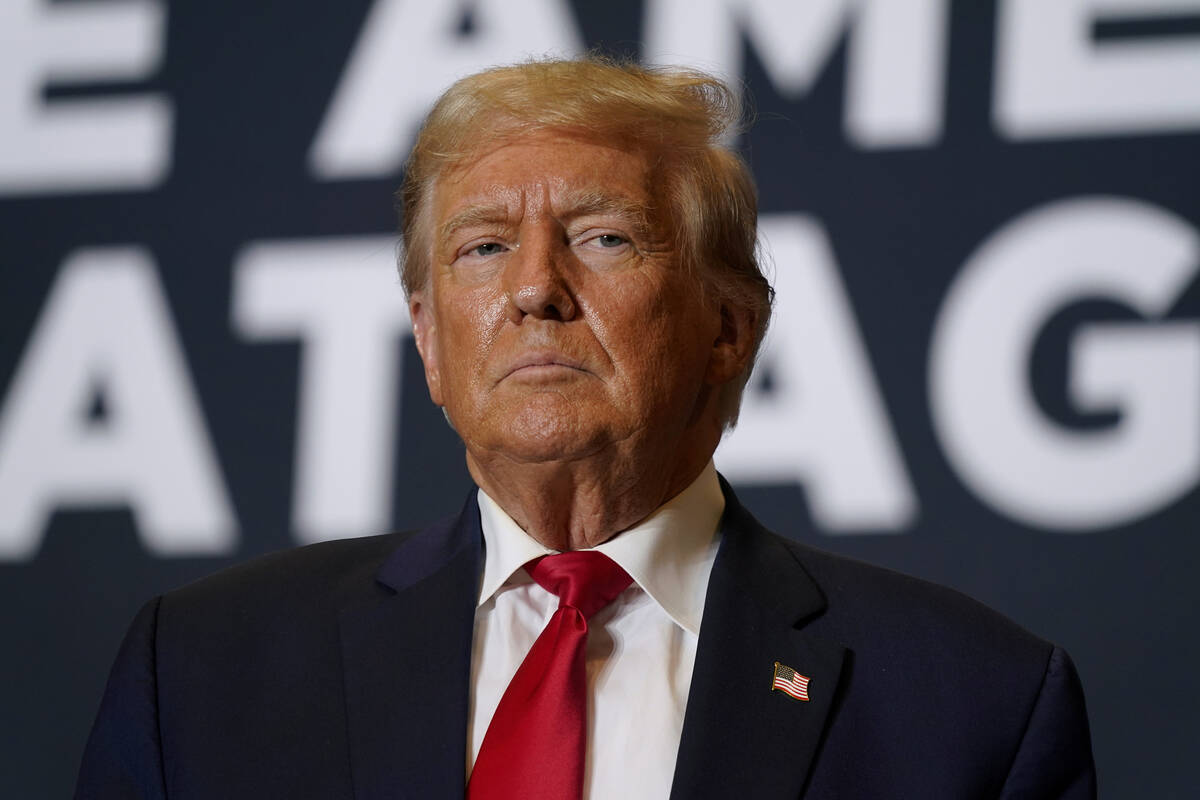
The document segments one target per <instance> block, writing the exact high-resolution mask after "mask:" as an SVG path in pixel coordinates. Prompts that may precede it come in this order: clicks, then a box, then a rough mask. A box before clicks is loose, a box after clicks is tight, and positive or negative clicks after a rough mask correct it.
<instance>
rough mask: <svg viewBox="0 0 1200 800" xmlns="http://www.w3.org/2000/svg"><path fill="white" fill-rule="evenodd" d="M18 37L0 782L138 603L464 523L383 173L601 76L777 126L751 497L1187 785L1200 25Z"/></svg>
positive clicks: (54, 762) (420, 18) (1195, 732)
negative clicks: (457, 126) (862, 563)
mask: <svg viewBox="0 0 1200 800" xmlns="http://www.w3.org/2000/svg"><path fill="white" fill-rule="evenodd" d="M1102 5H1103V6H1105V8H1106V9H1107V10H1106V11H1104V12H1103V13H1101V11H1100V10H1097V9H1099V7H1101V6H1102ZM0 31H3V32H4V33H0V39H4V44H3V46H0V74H3V75H5V76H6V77H5V80H6V81H8V84H6V86H7V88H4V87H0V241H2V242H3V243H4V245H5V247H4V255H3V257H2V259H3V260H2V262H0V263H2V265H3V268H2V269H0V326H2V327H0V330H2V331H3V336H2V337H0V608H3V609H5V611H4V613H3V614H2V615H0V641H2V642H3V643H4V654H5V655H4V658H3V659H2V660H0V719H3V721H4V722H3V727H2V734H0V736H2V737H3V739H2V740H0V794H3V795H4V796H5V797H59V796H64V795H66V794H67V793H68V792H69V788H70V786H71V785H72V782H73V777H74V772H75V769H76V767H77V763H78V758H79V755H80V752H81V750H82V745H83V740H84V737H85V736H86V733H87V730H88V728H89V726H90V723H91V719H92V716H93V715H94V713H95V710H96V707H97V703H98V701H99V697H100V694H101V691H102V688H103V683H104V679H105V676H106V674H107V670H108V666H109V664H110V663H111V660H112V657H113V655H114V654H115V650H116V647H117V644H118V642H119V640H120V637H121V635H122V633H123V631H124V628H125V626H126V625H127V624H128V622H129V620H130V619H131V617H132V615H133V613H134V611H135V610H136V608H137V607H138V606H139V605H140V604H141V603H142V602H143V601H144V600H145V599H146V598H148V597H149V596H151V595H152V594H154V593H156V592H160V591H163V590H165V589H168V588H170V587H173V586H177V585H179V584H181V583H183V582H185V581H188V580H191V579H194V578H196V577H198V576H200V575H203V574H206V573H208V572H210V571H213V570H215V569H218V568H221V567H224V566H227V565H229V564H231V563H234V562H235V561H239V560H242V559H245V558H249V557H251V556H254V555H257V554H260V553H263V552H266V551H270V550H274V549H278V548H283V547H289V546H293V545H295V544H298V543H303V542H308V541H314V540H317V539H321V538H328V537H333V536H346V535H360V534H364V533H372V532H380V531H382V530H385V529H388V528H391V527H406V528H407V527H413V526H416V525H419V524H421V523H424V522H427V521H430V520H432V519H435V518H438V517H440V516H443V515H445V514H447V513H450V512H451V511H453V510H455V509H456V508H457V507H458V505H459V504H460V503H461V501H462V497H463V495H464V493H465V492H466V491H467V488H468V478H467V475H466V471H465V468H464V466H463V464H462V450H461V446H460V445H459V444H458V443H457V442H456V440H455V438H454V436H453V434H452V433H451V432H450V431H449V430H448V428H447V427H446V426H445V425H444V423H443V422H442V420H441V416H440V413H439V412H438V411H437V410H436V409H435V408H433V407H432V406H431V404H430V403H429V401H428V398H427V396H426V394H425V387H424V381H423V377H422V375H421V371H420V365H419V361H418V359H417V356H416V352H415V349H414V348H413V346H412V343H411V338H410V337H408V336H406V335H405V326H406V325H407V322H406V319H405V311H404V304H403V300H402V298H401V296H400V289H399V286H398V283H397V281H396V279H395V276H394V273H393V272H392V271H391V264H392V263H393V261H394V256H395V252H394V251H395V246H396V242H395V239H394V238H393V237H392V235H391V231H393V230H394V228H395V219H394V212H393V210H392V198H391V194H392V192H393V191H394V189H395V187H396V185H397V183H398V180H399V177H400V174H401V173H400V170H401V167H400V164H401V159H402V158H403V155H404V149H405V147H406V143H407V141H409V139H410V137H411V133H412V129H413V126H414V125H415V124H416V123H417V121H418V120H419V115H420V112H421V109H422V108H424V106H425V104H426V103H427V102H428V100H429V99H430V98H432V97H433V96H434V95H435V94H436V92H437V91H439V90H440V89H442V88H444V86H445V85H446V83H447V82H448V81H449V80H450V79H452V78H453V77H454V76H456V75H458V74H463V73H465V72H468V71H472V70H473V69H475V68H478V67H480V66H483V65H486V64H489V63H498V62H506V61H512V60H515V59H517V58H519V57H521V56H522V54H525V53H541V52H547V51H556V52H560V53H561V52H572V51H576V50H579V49H581V48H589V47H595V48H599V49H602V50H604V51H606V52H610V53H616V54H624V55H628V56H631V57H635V58H644V59H648V60H662V61H687V62H691V63H697V64H700V65H701V66H707V67H710V68H715V69H719V70H721V71H723V72H724V73H725V74H727V75H729V76H731V77H732V78H734V80H735V81H739V82H740V83H742V84H744V86H745V87H746V89H747V92H748V95H749V97H751V98H752V100H753V103H754V107H755V109H756V113H757V122H756V124H755V125H754V127H753V128H752V129H751V130H750V131H749V132H748V133H747V134H745V135H744V136H743V137H742V138H741V140H740V141H739V142H738V145H739V147H740V148H741V149H742V150H743V152H744V153H745V154H746V156H747V158H748V159H749V161H750V163H751V164H752V166H753V169H754V172H755V175H756V177H757V180H758V182H759V187H760V191H761V200H762V211H763V214H764V217H763V230H764V235H765V236H764V238H765V240H766V242H765V244H766V246H767V247H768V249H769V250H770V252H771V253H772V254H773V257H774V264H775V267H774V272H775V277H776V282H777V283H778V285H779V290H780V297H779V308H778V317H777V319H776V321H775V324H774V328H773V331H772V334H771V339H770V341H769V345H768V349H767V352H766V353H765V354H764V357H763V360H762V363H761V364H760V369H759V370H758V372H757V373H756V377H755V378H754V380H753V383H752V386H751V388H750V390H749V394H748V397H747V407H746V410H745V412H744V421H743V423H742V425H741V426H740V427H739V429H738V430H737V431H736V432H735V433H734V434H733V435H732V436H731V437H730V438H729V439H728V440H727V441H726V442H725V443H724V444H723V445H722V448H721V450H720V451H718V455H717V463H718V467H720V468H721V469H722V470H724V471H725V472H726V474H727V475H729V477H730V478H731V479H732V480H733V481H734V483H735V485H737V487H738V488H739V491H740V492H741V494H742V497H743V500H744V501H745V502H746V503H747V504H748V505H749V506H750V507H751V508H752V509H754V510H755V511H756V513H758V514H759V515H760V517H761V518H762V519H763V521H764V522H766V523H767V524H768V525H770V526H772V527H774V528H775V529H776V530H779V531H781V532H783V533H785V534H787V535H791V536H795V537H797V538H800V539H803V540H805V541H808V542H810V543H813V544H816V545H818V546H820V547H824V548H827V549H831V550H836V551H839V552H843V553H848V554H850V555H853V556H857V557H860V558H863V559H866V560H869V561H873V562H877V563H882V564H886V565H889V566H892V567H895V568H898V569H901V570H904V571H907V572H910V573H913V574H917V575H920V576H923V577H926V578H930V579H933V580H935V581H939V582H943V583H947V584H950V585H953V586H955V587H958V588H960V589H962V590H964V591H966V592H968V593H970V594H972V595H974V596H976V597H978V598H980V599H981V600H983V601H985V602H987V603H989V604H991V605H993V606H995V607H996V608H998V609H1000V610H1001V611H1003V612H1004V613H1006V614H1008V615H1010V616H1012V617H1013V618H1015V619H1016V620H1018V621H1019V622H1020V623H1021V624H1023V625H1025V626H1026V627H1028V628H1030V629H1032V630H1033V631H1035V632H1036V633H1038V634H1040V635H1042V636H1045V637H1047V638H1049V639H1052V640H1054V641H1056V642H1058V643H1060V644H1062V645H1064V646H1065V647H1067V648H1068V650H1070V651H1071V653H1072V654H1073V656H1074V658H1075V660H1076V662H1077V664H1078V666H1079V670H1080V672H1081V674H1082V678H1083V681H1084V686H1085V689H1086V690H1087V694H1088V700H1089V709H1090V712H1091V717H1092V723H1093V732H1094V737H1095V752H1096V757H1097V761H1098V769H1099V777H1100V782H1101V785H1102V787H1104V790H1105V794H1107V795H1109V796H1115V797H1126V796H1128V797H1135V796H1136V797H1184V796H1190V793H1191V790H1192V789H1193V785H1194V780H1193V779H1192V778H1191V771H1190V770H1189V769H1188V764H1187V761H1188V759H1190V758H1192V757H1194V755H1195V754H1196V753H1197V752H1200V692H1197V691H1196V688H1195V682H1194V679H1193V677H1192V674H1193V672H1194V664H1196V663H1197V662H1200V637H1197V635H1196V630H1197V621H1198V620H1197V610H1198V607H1200V589H1198V588H1197V582H1196V580H1195V569H1196V566H1195V565H1196V564H1197V563H1200V544H1198V542H1197V537H1196V529H1197V522H1198V519H1200V502H1198V501H1200V496H1198V493H1197V484H1198V482H1200V320H1198V318H1200V288H1198V285H1200V281H1198V280H1197V274H1198V273H1200V195H1198V193H1197V191H1196V186H1197V183H1198V179H1200V160H1198V157H1200V2H1194V1H1192V0H1173V2H1165V1H1164V0H1144V1H1142V2H1134V1H1133V0H1129V2H1125V3H1120V2H1108V3H1106V4H1101V3H1098V2H1087V0H1071V2H1066V1H1065V0H1064V2H1061V3H1043V2H1032V0H1011V1H1009V2H1000V1H998V2H995V3H992V2H973V3H966V2H962V3H953V4H952V3H950V2H948V1H945V0H896V1H895V2H884V0H874V1H873V2H866V1H865V0H864V1H863V2H851V1H850V0H845V1H844V2H841V1H840V0H823V2H812V3H784V2H765V1H757V2H750V0H741V1H740V2H733V1H732V0H728V2H727V1H726V0H702V2H694V3H685V2H682V0H652V1H649V2H646V3H638V2H632V1H631V2H621V3H616V2H614V3H605V4H585V3H582V2H573V3H568V2H563V1H561V0H514V1H513V2H507V3H505V2H500V0H476V1H475V2H471V1H470V0H463V2H454V3H446V4H438V3H422V4H419V3H416V2H410V0H394V1H393V0H378V2H377V3H375V4H374V5H372V3H371V2H369V1H368V0H353V1H352V2H342V3H336V4H321V3H315V2H313V3H298V2H295V1H294V0H292V1H291V2H277V1H271V2H268V1H266V0H263V1H262V2H258V3H254V4H250V5H247V4H245V3H237V2H231V0H213V2H208V3H203V4H186V5H185V4H178V5H171V6H170V7H169V8H168V6H167V5H165V4H160V3H157V2H153V0H134V2H129V3H109V2H99V1H98V0H87V1H86V2H73V3H48V2H40V1H39V0H15V1H14V2H9V3H7V4H6V7H5V10H3V11H0ZM756 465H758V466H756Z"/></svg>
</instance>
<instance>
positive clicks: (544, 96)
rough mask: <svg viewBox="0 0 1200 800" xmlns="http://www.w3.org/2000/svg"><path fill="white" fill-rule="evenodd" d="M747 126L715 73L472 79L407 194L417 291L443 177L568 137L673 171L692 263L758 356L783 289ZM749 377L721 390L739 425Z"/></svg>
mask: <svg viewBox="0 0 1200 800" xmlns="http://www.w3.org/2000/svg"><path fill="white" fill-rule="evenodd" d="M741 122H742V108H741V104H740V102H739V100H738V96H737V95H736V94H735V93H734V92H733V91H732V90H730V88H729V87H728V86H726V85H725V84H724V83H723V82H721V81H720V80H718V79H716V78H714V77H712V76H710V75H707V74H705V73H703V72H699V71H695V70H687V69H677V68H670V69H667V68H663V69H659V68H650V67H643V66H639V65H636V64H631V63H618V62H614V61H610V60H607V59H603V58H599V57H588V58H582V59H576V60H545V61H531V62H528V63H523V64H516V65H512V66H505V67H497V68H494V69H489V70H486V71H484V72H480V73H477V74H475V75H470V76H468V77H466V78H463V79H461V80H459V81H458V82H457V83H455V84H454V85H453V86H451V87H450V88H449V89H447V90H446V92H445V94H443V95H442V96H441V97H440V98H439V99H438V101H437V103H436V104H435V105H434V107H433V110H432V111H430V112H429V116H428V117H426V119H425V124H424V125H423V126H422V128H421V131H420V133H419V135H418V136H417V142H416V144H415V145H414V146H413V150H412V153H411V154H410V156H409V159H408V164H407V167H406V169H405V174H404V182H403V184H402V185H401V187H400V190H399V191H398V192H397V198H398V205H399V210H400V214H401V234H402V236H403V238H404V243H405V249H404V255H403V260H402V264H401V281H402V283H403V285H404V291H405V293H406V294H408V295H410V296H411V295H412V293H413V292H416V291H420V290H421V289H423V288H425V286H426V284H427V282H428V280H429V272H430V259H431V257H432V252H433V248H432V246H431V245H432V242H431V241H430V236H431V235H432V227H433V226H432V224H431V221H430V220H429V219H427V217H428V215H429V213H430V205H431V202H430V201H431V197H432V192H433V186H434V184H435V183H436V182H437V180H438V178H439V177H441V176H442V175H443V174H445V173H446V172H448V171H450V170H453V169H455V168H457V167H459V166H461V165H463V164H464V163H466V162H467V161H469V160H470V159H471V158H472V157H473V156H476V155H478V154H479V153H480V152H481V151H482V150H484V149H488V148H494V147H496V146H497V144H500V143H502V142H503V141H504V140H505V139H507V138H512V137H515V136H519V135H521V134H523V133H526V132H529V131H533V130H547V129H550V130H561V131H564V132H567V133H571V134H573V135H580V136H582V137H585V138H586V139H589V140H592V141H599V142H605V143H608V142H612V143H620V144H622V145H628V146H630V147H633V148H636V149H639V150H642V151H643V152H646V153H647V154H648V155H649V156H650V160H651V163H653V164H655V165H656V167H658V168H659V169H660V171H661V172H662V178H663V181H662V184H661V185H663V186H664V188H665V197H666V199H667V201H668V203H669V205H670V208H669V209H667V211H668V217H669V219H671V220H672V223H673V227H674V230H673V231H672V233H673V235H674V242H675V245H676V246H677V249H678V250H679V252H680V254H681V257H682V262H683V263H682V266H683V267H684V268H685V269H688V270H689V271H691V272H693V273H694V274H695V275H696V276H697V278H698V285H699V286H700V288H701V289H702V290H703V291H704V292H705V293H706V294H709V295H711V296H712V297H714V298H716V299H717V301H718V302H720V303H722V304H725V305H727V306H731V307H733V308H735V309H738V310H740V311H743V312H746V313H749V314H750V315H751V319H753V327H752V332H753V336H754V347H753V351H752V352H753V353H754V354H757V352H758V348H759V346H760V345H761V343H762V340H763V336H764V335H765V333H766V328H767V323H768V322H769V320H770V315H771V303H772V300H773V296H774V291H773V289H772V288H771V285H770V282H769V281H768V280H767V278H766V277H765V276H764V274H763V272H762V269H761V267H760V265H759V258H758V252H757V237H756V227H757V217H758V200H757V196H756V193H755V189H754V182H753V180H752V179H751V177H750V172H749V170H748V169H747V167H746V164H745V163H744V162H743V161H742V159H741V158H740V157H739V156H738V155H737V154H736V153H734V152H732V151H731V150H730V149H729V148H728V147H727V146H726V145H725V144H724V143H723V142H724V140H725V138H726V137H727V136H729V135H730V134H731V133H733V132H734V131H735V130H736V129H737V127H738V126H739V125H740V124H741ZM752 367H753V358H751V359H750V361H749V362H748V363H747V365H746V369H745V371H744V373H743V374H742V375H741V376H740V377H739V378H738V379H736V380H733V381H730V382H729V383H727V384H726V385H725V386H723V387H722V388H721V396H720V400H719V406H720V412H721V418H722V421H723V423H724V424H725V425H726V426H727V427H731V426H732V425H733V423H734V422H736V420H737V413H738V408H739V406H740V404H741V395H742V390H743V389H744V387H745V384H746V381H747V380H748V379H749V377H750V370H751V368H752Z"/></svg>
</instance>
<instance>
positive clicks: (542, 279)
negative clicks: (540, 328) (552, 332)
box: [505, 229, 577, 323]
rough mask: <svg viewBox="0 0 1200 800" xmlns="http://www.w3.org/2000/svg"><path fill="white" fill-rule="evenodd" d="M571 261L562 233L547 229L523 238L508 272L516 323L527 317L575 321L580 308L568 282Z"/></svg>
mask: <svg viewBox="0 0 1200 800" xmlns="http://www.w3.org/2000/svg"><path fill="white" fill-rule="evenodd" d="M569 259H570V253H569V248H568V246H567V243H566V242H565V241H563V240H562V237H561V232H555V231H552V230H545V229H543V230H538V231H536V232H531V233H530V235H527V236H523V237H522V241H521V244H520V247H518V248H517V251H516V252H515V253H514V254H513V255H512V257H511V258H510V259H509V263H508V265H507V266H508V268H507V269H506V270H505V282H506V284H507V286H506V287H505V288H506V290H507V292H508V297H509V308H510V314H511V316H512V320H513V322H517V323H519V322H521V320H522V319H523V318H524V317H533V318H535V319H546V320H555V321H559V322H566V321H567V320H570V319H573V318H574V317H575V312H576V308H577V306H576V304H575V300H574V298H573V297H572V293H571V287H570V285H569V283H568V279H567V275H568V273H567V269H566V267H567V262H568V260H569Z"/></svg>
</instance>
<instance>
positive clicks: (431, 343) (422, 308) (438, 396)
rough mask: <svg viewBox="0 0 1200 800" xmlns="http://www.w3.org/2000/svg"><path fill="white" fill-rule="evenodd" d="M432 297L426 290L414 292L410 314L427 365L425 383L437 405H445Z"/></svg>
mask: <svg viewBox="0 0 1200 800" xmlns="http://www.w3.org/2000/svg"><path fill="white" fill-rule="evenodd" d="M430 300H431V298H429V297H427V296H426V292H424V291H419V292H413V293H412V295H411V296H410V297H409V298H408V315H409V318H410V319H411V320H412V328H413V338H415V339H416V341H417V352H419V353H420V354H421V362H422V363H423V364H424V365H425V385H426V386H428V387H429V397H430V399H431V400H433V402H434V404H435V405H438V406H441V405H445V403H444V401H443V399H442V373H441V366H440V364H439V362H438V346H437V341H438V337H437V319H436V317H435V316H434V313H433V305H432V303H431V302H430Z"/></svg>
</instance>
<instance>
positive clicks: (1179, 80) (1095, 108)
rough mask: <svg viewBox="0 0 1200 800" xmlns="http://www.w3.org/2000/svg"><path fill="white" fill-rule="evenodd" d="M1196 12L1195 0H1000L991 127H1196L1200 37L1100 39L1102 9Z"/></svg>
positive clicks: (1199, 9)
mask: <svg viewBox="0 0 1200 800" xmlns="http://www.w3.org/2000/svg"><path fill="white" fill-rule="evenodd" d="M1189 12H1190V13H1193V14H1196V13H1200V0H1052V2H1047V0H1004V1H1003V2H1001V3H999V5H998V6H997V18H996V64H995V68H994V72H993V78H994V81H995V91H994V96H995V104H996V105H995V109H994V111H993V115H994V118H995V123H996V127H997V128H998V129H999V130H1000V131H1001V132H1002V133H1003V134H1005V135H1006V136H1008V137H1010V138H1013V139H1045V138H1055V137H1067V136H1107V135H1112V134H1121V133H1160V132H1167V131H1173V130H1182V129H1194V128H1197V127H1200V39H1197V37H1194V36H1193V37H1178V36H1175V37H1164V38H1161V39H1158V40H1155V39H1153V38H1147V39H1140V40H1138V41H1126V42H1120V41H1118V42H1097V41H1094V37H1093V34H1092V26H1093V23H1094V22H1095V21H1097V20H1099V19H1103V17H1104V16H1110V17H1117V16H1122V17H1126V18H1148V17H1155V16H1167V15H1176V14H1186V13H1189Z"/></svg>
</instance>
